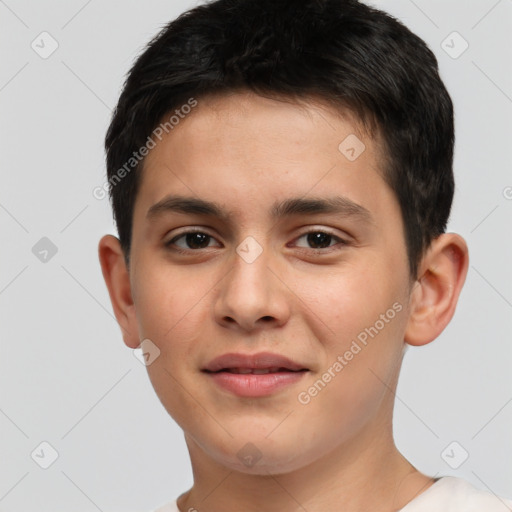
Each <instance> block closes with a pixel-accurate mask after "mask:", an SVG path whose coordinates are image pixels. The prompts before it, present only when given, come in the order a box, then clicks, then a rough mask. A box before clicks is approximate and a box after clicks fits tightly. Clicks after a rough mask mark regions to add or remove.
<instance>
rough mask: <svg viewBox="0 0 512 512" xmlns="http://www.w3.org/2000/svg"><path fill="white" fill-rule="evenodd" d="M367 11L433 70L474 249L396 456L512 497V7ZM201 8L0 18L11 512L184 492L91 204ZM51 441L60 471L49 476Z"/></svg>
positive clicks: (176, 448)
mask: <svg viewBox="0 0 512 512" xmlns="http://www.w3.org/2000/svg"><path fill="white" fill-rule="evenodd" d="M374 4H375V5H376V6H379V7H382V8H383V9H385V10H387V11H388V12H390V13H391V14H394V15H395V16H397V17H398V18H399V19H401V20H402V21H403V22H404V23H405V24H406V25H407V26H408V27H409V28H411V29H412V30H413V31H414V32H416V33H417V34H418V35H420V36H421V37H422V38H424V39H425V40H426V41H427V43H428V44H429V46H430V47H431V48H432V49H433V51H434V52H435V53H436V55H437V57H438V60H439V64H440V68H441V73H442V76H443V78H444V80H445V83H446V85H447V87H448V90H449V91H450V93H451V95H452V97H453V100H454V103H455V110H456V130H457V132H456V134H457V143H456V155H455V173H456V181H457V190H456V197H455V203H454V209H453V214H452V217H451V222H450V226H449V229H450V230H451V231H456V232H458V233H460V234H461V235H462V236H463V237H465V239H466V240H467V242H468V245H469V248H470V269H469V273H468V278H467V282H466V285H465V288H464V290H463V292H462V296H461V299H460V303H459V306H458V308H457V311H456V314H455V317H454V319H453V321H452V322H451V324H450V325H449V326H448V328H447V329H446V330H445V332H444V333H443V334H442V335H441V336H440V338H439V339H438V340H436V341H435V342H434V343H432V344H430V345H428V346H426V347H424V348H410V349H409V350H408V352H407V354H406V357H405V362H404V369H403V373H402V377H401V380H400V384H399V388H398V391H397V403H396V409H395V414H396V416H395V434H396V441H397V444H398V447H399V449H400V450H401V451H402V452H403V453H404V455H405V456H406V457H408V458H409V460H410V461H411V462H412V463H413V464H414V465H416V467H418V468H419V469H421V470H422V471H424V472H426V473H429V474H431V475H447V474H452V475H458V476H461V477H464V478H466V479H467V480H469V481H471V482H472V483H473V484H474V485H476V486H478V487H481V488H483V489H486V488H487V489H490V490H492V491H493V492H495V493H497V494H502V495H506V496H510V497H512V462H511V461H512V441H511V436H510V432H511V431H512V429H511V427H512V377H511V371H510V368H511V362H512V343H511V339H510V338H511V336H510V333H511V331H512V314H511V313H512V309H511V308H512V286H511V284H512V271H511V267H510V261H511V254H512V251H511V245H512V239H511V229H510V226H511V223H510V219H511V215H512V176H511V164H510V162H511V159H510V146H511V134H512V129H511V128H512V126H511V124H512V123H511V114H512V99H511V98H512V72H511V69H512V66H511V62H512V58H511V57H512V56H511V48H512V40H511V32H512V1H511V0H500V1H496V0H479V1H472V2H462V1H453V0H452V1H426V0H415V1H412V0H389V1H387V0H382V1H378V2H374ZM193 5H196V2H190V1H185V0H179V1H178V0H176V1H163V0H162V1H158V0H152V1H148V2H134V1H130V2H128V1H124V2H121V1H120V0H115V1H114V0H108V1H101V2H100V1H99V0H90V1H84V0H68V1H67V2H64V1H62V2H58V1H45V2H29V1H28V0H24V1H23V0H20V1H16V0H6V1H0V48H1V52H2V53H1V66H0V109H1V111H0V119H1V123H0V130H1V132H0V140H1V141H2V145H1V160H0V168H1V172H2V186H1V188H0V222H1V233H2V240H3V243H2V250H1V251H0V308H1V322H0V332H1V348H2V351H1V357H0V428H1V437H0V439H1V441H0V461H1V462H0V466H1V470H0V471H1V473H0V510H3V511H13V512H14V511H24V512H30V511H35V510H38V511H40V512H45V511H52V512H54V511H56V510H74V511H77V512H78V511H86V510H87V511H94V510H102V511H112V512H114V511H121V510H123V511H126V512H128V511H144V510H151V509H152V508H154V507H156V506H157V505H159V504H161V503H163V502H165V501H168V500H170V499H174V498H175V497H176V496H178V495H179V494H180V493H181V492H183V491H185V490H186V489H188V487H189V486H190V485H191V483H192V477H191V470H190V464H189V461H188V454H187V451H186V447H185V443H184V440H183V435H182V432H181V430H180V429H179V428H178V427H177V425H176V424H175V423H174V421H173V420H172V419H171V418H170V417H169V416H168V415H167V413H166V412H165V410H164V409H163V407H162V406H161V404H160V402H159V401H158V398H157V396H156V394H155V393H154V391H153V389H152V387H151V385H150V383H149V380H148V378H147V374H146V369H145V367H144V366H143V365H142V364H141V363H140V362H139V361H138V360H137V359H136V358H135V357H134V354H133V352H132V351H131V350H130V349H128V348H127V347H125V345H124V344H123V342H122V338H121V334H120V330H119V328H118V326H117V324H116V322H115V319H114V316H113V314H112V309H111V306H110V302H109V298H108V294H107V290H106V287H105V284H104V282H103V278H102V276H101V271H100V266H99V263H98V259H97V243H98V240H99V238H100V237H101V235H103V234H104V233H107V232H110V233H113V234H115V229H114V226H113V223H112V220H111V212H110V208H109V204H108V201H107V199H104V200H97V199H95V198H94V197H93V195H92V190H93V189H94V187H97V186H101V185H102V184H103V183H104V180H105V175H104V172H105V171H104V155H103V148H102V143H103V137H104V133H105V130H106V127H107V125H108V122H109V119H110V113H111V109H112V107H113V106H114V105H115V103H116V101H117V98H118V95H119V92H120V87H121V84H122V80H123V77H124V74H125V73H126V72H127V70H128V68H129V66H130V64H131V63H132V61H133V59H134V57H135V56H136V55H138V53H139V52H140V51H141V49H142V48H143V45H144V44H145V43H146V42H147V41H148V40H149V39H150V38H151V37H152V36H153V35H154V34H155V33H156V32H157V30H158V29H159V28H160V27H161V26H162V25H163V24H164V23H166V22H167V21H169V20H170V19H172V18H174V17H176V16H177V15H178V14H179V13H180V12H182V11H183V10H185V9H187V8H189V7H192V6H193ZM43 31H47V32H48V33H49V34H51V37H52V38H53V39H54V40H56V41H57V42H58V45H59V46H58V48H57V50H56V51H55V52H54V53H53V54H52V55H50V56H48V57H47V58H45V59H43V58H42V57H41V56H40V54H39V53H36V51H34V49H33V48H32V47H31V43H32V41H35V43H34V45H38V46H36V48H37V49H38V51H39V52H43V51H46V52H48V51H49V50H50V49H51V44H52V40H51V39H49V38H48V36H40V34H41V32H43ZM454 31H456V32H458V33H459V34H460V35H461V37H462V38H464V40H466V41H467V43H468V44H469V47H468V49H467V50H466V51H465V52H464V53H462V54H461V55H458V53H460V51H461V50H462V49H463V40H462V39H460V38H459V37H458V36H457V35H455V36H453V35H452V36H450V34H452V32H454ZM447 36H450V37H448V39H447ZM45 38H46V39H45ZM42 39H43V41H41V40H42ZM443 41H445V43H443ZM53 44H54V43H53ZM445 50H446V51H445ZM447 52H451V55H449V54H448V53H447ZM455 56H456V57H457V58H454V57H455ZM43 237H47V238H48V239H49V240H51V242H52V244H54V246H55V247H56V249H57V252H56V254H54V255H52V252H51V250H50V252H48V254H47V255H46V261H41V260H40V258H44V257H45V253H44V252H40V251H43V250H44V248H45V244H46V246H47V245H48V241H42V242H40V240H41V238H43ZM38 243H39V245H36V244H38ZM41 244H42V245H41ZM34 246H36V249H33V247H34ZM34 253H35V254H34ZM43 441H46V442H47V443H49V444H50V445H51V446H53V447H54V449H55V450H56V451H57V452H58V454H59V456H58V458H57V459H56V460H55V462H54V463H53V464H52V465H51V466H50V467H48V468H47V469H42V468H41V467H40V464H45V463H49V462H51V451H50V450H49V449H48V448H45V446H44V445H43V447H41V446H40V443H41V442H43ZM454 441H455V442H456V443H458V444H455V445H453V444H452V445H451V446H449V445H450V444H451V443H452V442H454ZM447 447H448V449H447V450H445V449H446V448H447ZM34 450H35V455H34V457H33V458H32V457H31V454H32V453H33V452H34ZM41 450H42V451H41ZM464 450H465V451H467V452H468V454H469V457H468V458H467V460H465V461H463V459H464V455H465V451H464ZM443 454H444V455H443ZM450 465H451V466H454V467H455V466H458V468H457V469H453V468H452V467H450Z"/></svg>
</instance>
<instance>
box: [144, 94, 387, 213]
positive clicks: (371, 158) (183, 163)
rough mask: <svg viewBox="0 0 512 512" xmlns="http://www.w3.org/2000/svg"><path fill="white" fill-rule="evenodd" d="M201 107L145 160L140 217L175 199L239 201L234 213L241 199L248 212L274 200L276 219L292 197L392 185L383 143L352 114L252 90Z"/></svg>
mask: <svg viewBox="0 0 512 512" xmlns="http://www.w3.org/2000/svg"><path fill="white" fill-rule="evenodd" d="M197 101H198V105H197V106H196V107H195V109H194V110H193V111H192V112H191V113H190V114H189V115H187V116H184V117H183V119H181V120H180V121H179V124H178V125H176V126H175V127H174V128H173V130H172V131H170V132H169V133H168V134H164V136H163V138H162V140H161V141H158V142H157V144H156V147H155V148H154V149H152V150H151V151H150V153H149V154H148V156H147V157H146V159H145V162H144V169H143V171H142V180H141V184H140V187H139V193H138V196H137V202H136V210H139V211H138V213H137V214H138V215H140V214H143V216H147V215H148V212H149V211H150V210H151V208H153V211H154V209H155V205H156V204H157V203H158V202H162V201H163V200H165V197H166V196H167V195H168V194H171V193H179V194H180V195H182V196H187V197H194V196H195V197H198V198H199V197H200V198H202V199H205V200H209V201H210V202H216V203H233V207H232V210H233V211H237V210H238V211H240V208H241V207H243V204H241V203H240V202H238V203H237V201H236V200H235V199H236V197H237V196H238V197H239V196H240V194H242V195H246V198H245V199H246V203H245V204H246V205H247V207H250V204H254V201H258V200H259V201H261V200H264V199H267V200H268V201H269V205H270V203H272V209H273V210H274V213H275V208H276V204H277V199H278V198H279V199H282V198H283V195H284V194H286V193H287V192H289V194H288V195H289V197H297V196H303V195H307V194H310V193H311V194H310V195H312V196H315V197H319V196H322V195H324V196H325V195H326V194H331V195H332V192H333V184H334V183H335V182H336V183H337V184H342V183H345V185H346V187H345V188H346V189H347V190H350V188H351V184H354V183H355V182H359V188H361V185H363V188H364V187H366V191H367V192H369V191H370V190H371V189H375V188H382V187H386V184H385V183H384V181H383V180H382V179H381V177H380V174H381V167H382V165H383V158H382V156H381V155H382V150H381V144H380V140H379V139H378V138H372V137H371V136H370V134H369V132H368V131H366V130H365V129H364V127H363V125H362V124H361V123H359V122H358V120H357V118H356V117H355V116H354V115H352V114H350V113H349V112H346V113H343V114H341V113H340V112H339V111H336V110H334V109H333V108H332V107H331V106H329V105H327V104H326V103H325V102H322V101H321V100H318V99H311V100H310V101H300V102H296V101H292V100H290V99H286V98H284V99H283V98H280V99H276V98H268V97H261V96H258V95H256V94H253V93H248V92H242V93H232V94H229V95H225V94H224V95H210V96H208V97H205V98H201V99H198V100H197ZM378 135H379V134H378V132H377V133H376V134H375V136H376V137H378ZM347 150H348V152H347ZM354 156H355V157H356V158H354ZM342 188H343V187H342ZM352 188H353V187H352ZM374 192H375V191H374ZM248 199H250V200H251V201H252V203H251V201H247V200H248ZM141 208H142V211H140V210H141Z"/></svg>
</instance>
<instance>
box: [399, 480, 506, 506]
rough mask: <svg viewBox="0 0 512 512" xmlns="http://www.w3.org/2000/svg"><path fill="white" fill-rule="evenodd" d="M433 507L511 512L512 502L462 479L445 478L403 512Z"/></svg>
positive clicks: (418, 497)
mask: <svg viewBox="0 0 512 512" xmlns="http://www.w3.org/2000/svg"><path fill="white" fill-rule="evenodd" d="M432 507H435V510H436V511H437V512H510V511H512V500H510V499H507V498H503V497H500V496H497V495H495V494H493V493H492V492H489V491H483V490H481V489H477V488H476V487H474V486H473V485H472V484H470V483H469V482H467V481H466V480H463V479H462V478H457V477H453V476H445V477H443V478H441V479H439V480H438V481H437V482H436V483H435V484H434V485H432V486H431V487H429V488H428V489H427V490H426V491H425V492H423V493H422V494H420V495H419V496H417V497H416V498H415V499H414V500H412V501H411V502H410V503H409V504H408V505H406V506H405V507H404V508H403V509H402V511H401V512H427V511H428V512H431V511H432V510H433V509H432Z"/></svg>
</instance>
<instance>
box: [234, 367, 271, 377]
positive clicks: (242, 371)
mask: <svg viewBox="0 0 512 512" xmlns="http://www.w3.org/2000/svg"><path fill="white" fill-rule="evenodd" d="M278 371H279V366H274V367H272V368H229V369H228V372H230V373H240V374H243V375H246V374H249V373H253V374H254V375H265V374H266V373H276V372H278Z"/></svg>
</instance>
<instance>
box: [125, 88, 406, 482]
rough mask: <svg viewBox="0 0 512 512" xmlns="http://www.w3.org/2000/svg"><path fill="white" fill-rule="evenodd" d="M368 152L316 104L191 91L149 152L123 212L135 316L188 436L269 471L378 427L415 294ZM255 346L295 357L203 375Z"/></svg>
mask: <svg viewBox="0 0 512 512" xmlns="http://www.w3.org/2000/svg"><path fill="white" fill-rule="evenodd" d="M347 137H348V139H347ZM356 137H357V138H356ZM344 141H345V142H344ZM340 144H341V146H340ZM362 144H364V146H363V145H362ZM363 148H364V150H363ZM379 148H380V146H379V145H378V141H376V140H372V139H370V138H368V136H365V135H364V133H363V132H361V131H359V130H358V127H357V125H356V124H355V123H354V121H353V120H351V118H350V117H348V116H345V117H342V116H340V115H338V114H335V113H333V112H332V110H330V109H329V108H327V107H325V106H322V105H321V104H320V103H316V102H314V101H313V100H311V102H310V103H308V104H306V105H302V106H299V105H297V104H293V103H290V102H284V101H276V100H271V99H267V98H262V97H259V96H256V95H253V94H250V93H237V94H234V95H230V96H224V97H217V98H213V97H211V98H209V99H203V100H199V101H198V106H197V107H196V108H195V109H194V110H193V112H192V113H191V114H190V115H189V116H188V117H186V118H185V119H183V120H182V121H181V122H180V123H179V125H177V126H175V127H174V129H173V130H172V131H171V132H169V134H168V135H167V136H165V137H164V138H163V139H162V140H161V142H159V143H158V144H157V146H156V147H155V148H154V149H152V150H151V151H150V153H149V155H148V156H147V158H146V161H145V167H144V171H143V176H142V182H141V186H140V189H139V193H138V196H137V200H136V204H135V209H134V222H133V238H132V249H131V269H130V284H131V294H132V298H133V301H134V306H135V307H134V319H135V320H134V322H135V330H136V331H138V334H139V339H140V340H143V339H149V340H151V343H152V344H154V345H156V347H157V348H158V350H159V351H160V353H159V356H158V357H157V358H156V359H155V360H154V362H152V363H151V364H150V365H149V366H148V367H147V369H148V372H149V377H150V379H151V382H152V384H153V386H154V389H155V391H156V393H157V394H158V397H159V399H160V400H161V402H162V404H163V405H164V407H165V408H166V409H167V411H168V412H169V414H170V415H171V416H172V417H173V418H174V419H175V420H176V422H177V423H178V424H179V425H180V426H181V427H182V428H183V430H184V432H185V435H186V439H187V443H188V444H189V448H190V449H191V450H194V451H195V452H196V453H201V454H202V456H204V457H206V458H207V459H209V460H210V461H214V462H215V463H218V464H222V465H223V466H225V467H228V468H230V469H236V470H238V471H244V472H246V473H258V474H265V473H266V471H270V470H272V471H274V472H287V471H291V470H294V469H298V468H301V467H304V466H305V465H307V464H309V463H312V462H314V461H315V460H316V459H318V458H319V457H322V456H323V455H325V454H327V453H336V452H338V453H344V454H347V453H349V452H350V449H351V447H354V446H356V445H357V444H359V445H361V444H363V443H367V442H368V440H370V439H371V440H372V443H374V442H378V441H379V437H378V436H379V435H380V436H382V434H381V433H382V432H383V425H384V424H386V425H387V424H388V421H390V418H391V413H392V400H391V398H392V397H391V396H390V393H389V391H388V389H389V388H394V387H395V383H396V377H397V375H398V371H399V366H400V362H401V359H402V355H403V347H404V341H403V337H404V331H405V328H406V324H407V316H408V298H409V291H410V281H409V273H408V263H407V255H406V246H405V241H404V237H403V224H402V218H401V214H400V209H399V205H398V202H397V200H396V198H395V196H394V194H393V192H392V190H391V189H390V188H389V187H388V186H387V185H386V183H385V182H384V180H383V178H382V177H381V175H380V172H379V169H380V168H381V167H382V164H383V158H382V154H381V152H380V149H379ZM178 198H188V199H190V200H193V201H179V200H177V199H178ZM198 201H201V202H203V203H202V204H199V203H198ZM205 203H211V204H205ZM213 206H215V207H216V209H217V211H215V208H213ZM261 353H271V354H273V355H274V356H283V357H286V358H288V359H289V360H291V361H293V362H295V363H296V364H297V367H296V368H295V370H297V369H298V368H300V369H302V371H290V369H288V370H286V371H284V370H279V371H276V370H277V369H276V368H274V369H272V370H271V372H270V373H269V374H267V375H257V374H251V375H240V374H238V375H235V374H234V373H232V372H240V371H245V370H240V368H242V367H244V368H245V367H248V366H250V364H251V363H254V362H255V361H257V362H259V363H261V365H262V366H265V364H264V363H265V361H266V362H267V363H266V367H269V366H272V367H274V366H275V367H285V366H286V365H285V363H284V362H283V361H277V363H276V361H273V360H272V359H268V358H267V359H265V358H258V357H256V358H254V359H252V360H251V359H248V360H247V361H245V362H244V361H243V360H242V362H240V361H234V362H233V361H231V362H229V361H228V362H226V361H224V362H223V363H222V362H221V363H220V364H221V366H222V365H224V366H228V367H231V368H234V367H238V369H235V370H233V369H232V370H230V371H219V372H217V373H213V372H206V371H204V370H205V368H207V367H208V365H209V364H210V363H211V362H212V360H214V359H215V358H217V357H218V356H222V355H224V354H241V355H242V356H253V355H258V354H261ZM262 361H263V362H262ZM230 365H231V366H230ZM244 365H245V366H244ZM388 387H389V388H388ZM386 391H388V392H387V393H386ZM298 448H300V449H298ZM250 456H252V457H253V458H252V459H251V458H250ZM258 458H259V460H258V461H257V464H254V461H255V460H256V459H258ZM251 460H252V462H251Z"/></svg>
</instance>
